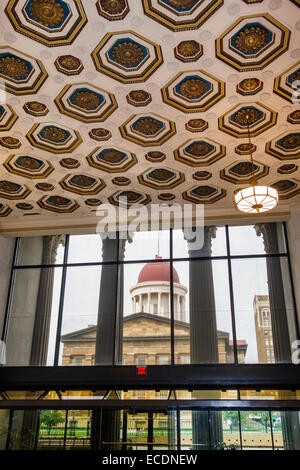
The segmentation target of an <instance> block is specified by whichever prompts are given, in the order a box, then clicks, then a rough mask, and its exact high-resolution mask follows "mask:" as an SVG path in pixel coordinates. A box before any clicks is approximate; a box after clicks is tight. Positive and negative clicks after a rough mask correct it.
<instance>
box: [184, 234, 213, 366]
mask: <svg viewBox="0 0 300 470" xmlns="http://www.w3.org/2000/svg"><path fill="white" fill-rule="evenodd" d="M215 236H216V228H215V227H204V245H203V247H202V249H201V250H191V249H190V250H189V256H190V263H189V274H190V344H191V363H192V364H199V363H203V362H204V363H218V362H219V359H218V338H217V320H216V307H215V294H214V283H213V271H212V262H211V260H210V259H208V260H201V261H196V260H195V261H193V258H195V257H209V256H211V242H212V239H213V238H215Z"/></svg>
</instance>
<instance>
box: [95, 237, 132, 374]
mask: <svg viewBox="0 0 300 470" xmlns="http://www.w3.org/2000/svg"><path fill="white" fill-rule="evenodd" d="M102 243H103V245H102V250H103V261H106V262H107V261H112V262H113V261H117V259H118V246H119V245H118V240H117V239H113V238H104V239H103V240H102ZM120 247H121V248H120V255H119V259H123V256H124V247H125V240H120ZM122 294H123V265H120V266H118V265H117V264H111V265H109V264H107V265H103V266H102V273H101V282H100V296H99V307H98V321H97V333H96V351H95V364H96V365H113V364H114V363H115V362H116V363H118V362H119V361H120V357H121V356H122V335H121V329H122V317H123V295H122Z"/></svg>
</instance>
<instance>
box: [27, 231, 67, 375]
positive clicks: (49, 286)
mask: <svg viewBox="0 0 300 470" xmlns="http://www.w3.org/2000/svg"><path fill="white" fill-rule="evenodd" d="M64 240H65V236H64V235H53V236H51V235H50V236H46V237H43V252H42V264H43V265H45V264H54V263H55V261H56V255H57V248H58V247H59V245H61V244H64ZM54 271H55V268H42V269H41V274H40V280H39V287H38V295H37V301H36V308H35V319H34V327H33V335H32V343H31V354H30V365H32V366H42V365H46V364H47V355H48V343H49V332H50V322H51V309H52V300H53V283H54Z"/></svg>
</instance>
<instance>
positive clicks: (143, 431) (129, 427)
mask: <svg viewBox="0 0 300 470" xmlns="http://www.w3.org/2000/svg"><path fill="white" fill-rule="evenodd" d="M122 443H123V445H122V447H123V449H124V450H171V449H176V446H177V427H176V412H175V411H166V412H156V411H145V412H133V411H132V410H129V411H125V412H124V418H123V432H122Z"/></svg>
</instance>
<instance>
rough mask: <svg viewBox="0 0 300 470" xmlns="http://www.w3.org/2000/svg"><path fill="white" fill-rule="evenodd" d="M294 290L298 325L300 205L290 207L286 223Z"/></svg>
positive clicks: (299, 313) (299, 317)
mask: <svg viewBox="0 0 300 470" xmlns="http://www.w3.org/2000/svg"><path fill="white" fill-rule="evenodd" d="M287 234H288V241H289V248H290V257H291V265H292V272H293V280H294V289H295V296H296V302H297V312H298V322H299V323H300V205H298V206H292V207H291V212H290V219H289V221H288V222H287Z"/></svg>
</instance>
